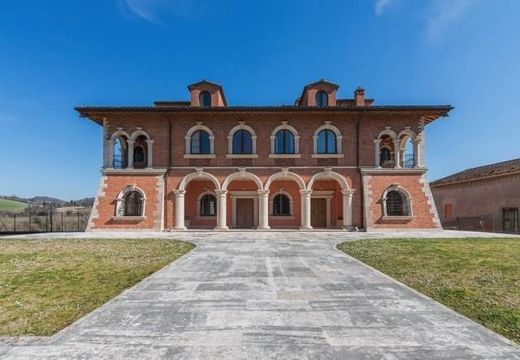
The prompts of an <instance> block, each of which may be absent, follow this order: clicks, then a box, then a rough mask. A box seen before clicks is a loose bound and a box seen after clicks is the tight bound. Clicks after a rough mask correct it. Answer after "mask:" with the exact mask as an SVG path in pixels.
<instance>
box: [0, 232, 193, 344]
mask: <svg viewBox="0 0 520 360" xmlns="http://www.w3.org/2000/svg"><path fill="white" fill-rule="evenodd" d="M193 248H194V245H192V244H189V243H186V242H181V241H175V240H150V239H147V240H125V239H121V240H97V239H96V240H18V239H17V240H8V239H3V240H2V239H0V335H10V336H14V335H51V334H53V333H55V332H57V331H59V330H60V329H62V328H64V327H65V326H67V325H69V324H70V323H72V322H73V321H75V320H77V319H79V318H80V317H82V316H83V315H85V314H87V313H88V312H90V311H92V310H94V309H95V308H97V307H99V306H100V305H101V304H103V303H105V302H107V301H108V300H110V299H111V298H113V297H114V296H116V295H117V294H119V293H121V291H122V290H123V289H125V288H128V287H130V286H132V285H134V284H136V283H137V282H139V281H140V280H142V279H143V278H145V277H147V276H148V275H150V274H152V273H154V272H155V271H157V270H159V269H160V268H162V267H164V266H165V265H167V264H169V263H170V262H172V261H174V260H175V259H177V258H179V257H180V256H181V255H184V254H185V253H187V252H188V251H190V250H191V249H193Z"/></svg>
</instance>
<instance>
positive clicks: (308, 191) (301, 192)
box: [300, 189, 312, 196]
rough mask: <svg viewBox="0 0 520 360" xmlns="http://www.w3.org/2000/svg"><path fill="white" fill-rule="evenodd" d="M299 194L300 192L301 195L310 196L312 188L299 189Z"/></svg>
mask: <svg viewBox="0 0 520 360" xmlns="http://www.w3.org/2000/svg"><path fill="white" fill-rule="evenodd" d="M300 194H302V195H303V196H311V194H312V189H302V190H300Z"/></svg>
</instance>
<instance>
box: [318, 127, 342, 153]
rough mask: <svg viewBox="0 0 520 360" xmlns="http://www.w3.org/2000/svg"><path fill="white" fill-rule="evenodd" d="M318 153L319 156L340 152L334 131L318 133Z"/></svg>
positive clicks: (327, 130) (326, 130)
mask: <svg viewBox="0 0 520 360" xmlns="http://www.w3.org/2000/svg"><path fill="white" fill-rule="evenodd" d="M317 151H318V154H336V153H337V151H338V150H337V146H336V134H335V133H334V131H332V130H329V129H325V130H321V131H320V132H319V133H318V144H317Z"/></svg>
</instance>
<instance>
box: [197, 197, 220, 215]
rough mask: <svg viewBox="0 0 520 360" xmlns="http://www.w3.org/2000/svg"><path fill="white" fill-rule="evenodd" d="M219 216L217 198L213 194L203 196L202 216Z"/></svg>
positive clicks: (201, 200) (201, 199)
mask: <svg viewBox="0 0 520 360" xmlns="http://www.w3.org/2000/svg"><path fill="white" fill-rule="evenodd" d="M215 215H217V198H215V196H214V195H212V194H206V195H203V196H202V197H201V198H200V216H215Z"/></svg>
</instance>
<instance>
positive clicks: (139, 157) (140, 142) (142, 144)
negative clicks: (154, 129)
mask: <svg viewBox="0 0 520 360" xmlns="http://www.w3.org/2000/svg"><path fill="white" fill-rule="evenodd" d="M146 140H147V137H146V136H145V135H139V136H138V137H137V138H135V140H134V154H133V164H134V168H135V169H144V168H145V167H148V159H147V155H148V144H147V142H146Z"/></svg>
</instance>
